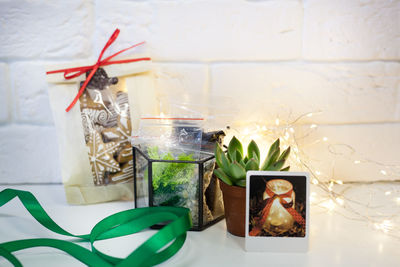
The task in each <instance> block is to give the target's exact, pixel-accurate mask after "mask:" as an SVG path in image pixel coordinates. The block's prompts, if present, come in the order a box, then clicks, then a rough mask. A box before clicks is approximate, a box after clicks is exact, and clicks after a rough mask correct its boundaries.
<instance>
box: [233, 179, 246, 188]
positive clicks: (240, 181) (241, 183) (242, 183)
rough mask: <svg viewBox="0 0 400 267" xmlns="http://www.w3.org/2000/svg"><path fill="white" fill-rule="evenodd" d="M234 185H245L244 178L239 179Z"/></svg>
mask: <svg viewBox="0 0 400 267" xmlns="http://www.w3.org/2000/svg"><path fill="white" fill-rule="evenodd" d="M235 185H237V186H240V187H246V179H241V180H239V181H237V182H236V183H235Z"/></svg>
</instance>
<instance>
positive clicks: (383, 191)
mask: <svg viewBox="0 0 400 267" xmlns="http://www.w3.org/2000/svg"><path fill="white" fill-rule="evenodd" d="M318 113H321V112H310V113H306V114H302V115H300V116H299V117H297V118H295V119H294V120H290V119H286V120H282V119H281V118H276V119H275V121H274V122H273V123H268V124H265V125H263V124H262V123H251V124H249V123H246V124H237V125H232V126H230V131H228V134H227V138H226V139H225V140H230V137H231V136H230V135H232V136H233V135H235V136H237V137H238V138H240V140H242V141H243V143H244V144H248V143H249V142H250V141H251V140H255V141H256V142H257V144H259V146H260V148H261V147H268V145H270V144H271V143H272V142H273V141H274V140H275V139H277V138H280V140H281V146H282V148H283V149H286V148H287V147H288V146H290V147H291V156H290V159H289V164H290V166H291V170H302V171H308V172H309V173H310V179H311V184H312V190H311V191H312V192H311V194H310V203H311V205H313V206H318V207H319V208H322V209H324V210H326V211H328V212H329V213H331V212H335V213H338V214H341V215H343V216H344V217H346V218H349V219H351V220H357V221H364V222H367V223H368V225H369V226H371V227H373V228H374V229H376V230H379V231H382V232H383V233H385V234H388V235H390V236H393V237H395V238H399V239H400V184H399V182H400V180H398V178H400V164H399V165H396V164H385V163H381V162H378V161H375V160H371V159H368V158H362V157H360V156H359V155H358V154H357V152H356V150H355V149H354V148H353V147H352V146H350V145H348V144H340V145H341V146H344V147H346V148H347V150H349V151H350V152H351V154H352V155H353V156H355V157H356V158H357V156H359V157H358V158H357V159H355V160H352V159H350V158H346V155H345V154H343V155H342V154H341V153H339V152H337V151H335V149H334V144H329V138H328V137H326V136H324V137H321V138H319V139H313V138H309V139H312V141H306V142H304V140H306V138H307V137H309V136H310V135H311V134H312V133H313V132H315V131H317V129H318V125H317V124H303V123H302V122H301V121H302V120H303V119H304V118H307V117H312V116H314V115H316V114H318ZM296 128H299V129H300V130H298V129H297V130H296ZM319 142H326V143H327V147H328V150H329V153H331V154H334V155H335V156H338V157H343V158H345V159H347V160H352V164H354V165H362V164H369V165H371V164H372V165H373V166H375V167H374V168H376V169H377V170H379V172H380V174H382V175H384V176H387V177H391V179H386V180H377V181H350V182H347V181H346V182H344V181H343V180H340V179H335V178H334V177H335V175H334V174H330V175H326V174H325V175H322V173H321V172H320V171H319V170H318V169H317V168H316V167H314V166H313V163H312V160H311V159H310V158H311V157H310V155H308V154H307V153H306V152H305V149H304V148H305V147H307V146H310V145H313V144H316V143H319ZM336 145H337V144H336ZM264 152H265V151H264ZM262 158H263V157H262ZM372 185H373V186H372ZM388 187H389V188H390V189H388ZM363 189H367V192H368V194H367V196H365V194H364V195H363V194H358V193H357V190H363ZM360 192H361V191H360ZM364 192H365V190H364Z"/></svg>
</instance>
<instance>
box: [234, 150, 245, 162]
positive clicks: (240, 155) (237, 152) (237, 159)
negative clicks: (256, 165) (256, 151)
mask: <svg viewBox="0 0 400 267" xmlns="http://www.w3.org/2000/svg"><path fill="white" fill-rule="evenodd" d="M235 159H236V161H237V162H240V161H243V158H242V154H240V152H239V151H237V150H236V157H235Z"/></svg>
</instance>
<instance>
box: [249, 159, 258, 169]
mask: <svg viewBox="0 0 400 267" xmlns="http://www.w3.org/2000/svg"><path fill="white" fill-rule="evenodd" d="M246 171H258V162H257V161H256V160H255V159H249V161H248V162H247V163H246Z"/></svg>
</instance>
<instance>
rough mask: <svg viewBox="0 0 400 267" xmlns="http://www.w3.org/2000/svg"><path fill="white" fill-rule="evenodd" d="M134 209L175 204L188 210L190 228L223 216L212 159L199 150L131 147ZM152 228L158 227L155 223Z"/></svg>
mask: <svg viewBox="0 0 400 267" xmlns="http://www.w3.org/2000/svg"><path fill="white" fill-rule="evenodd" d="M133 161H134V169H133V172H134V190H135V208H141V207H152V206H179V207H186V208H189V209H190V211H191V216H192V221H193V227H192V229H191V230H195V231H201V230H203V229H205V228H207V227H208V226H211V225H213V224H214V223H216V222H218V221H220V220H221V219H223V218H224V207H223V200H222V192H221V190H220V188H219V180H218V179H217V178H216V177H215V176H214V175H213V171H214V168H215V158H214V156H213V154H212V153H209V152H200V155H197V156H196V157H195V158H193V157H192V156H191V155H188V154H185V153H174V152H173V151H165V152H160V151H158V147H152V148H147V151H142V150H141V149H140V148H138V147H133ZM156 227H162V225H158V226H156Z"/></svg>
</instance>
